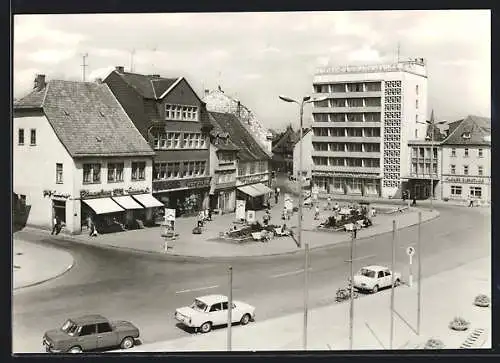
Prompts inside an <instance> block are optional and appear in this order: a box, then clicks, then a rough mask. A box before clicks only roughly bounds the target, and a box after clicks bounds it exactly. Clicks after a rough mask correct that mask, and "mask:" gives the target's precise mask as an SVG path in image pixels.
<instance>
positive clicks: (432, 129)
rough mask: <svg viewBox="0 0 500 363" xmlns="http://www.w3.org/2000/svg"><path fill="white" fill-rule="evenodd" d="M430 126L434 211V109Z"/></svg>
mask: <svg viewBox="0 0 500 363" xmlns="http://www.w3.org/2000/svg"><path fill="white" fill-rule="evenodd" d="M430 126H431V168H430V169H431V170H429V171H430V175H431V212H432V209H433V208H432V200H433V199H434V177H433V173H434V164H433V160H432V159H433V155H434V110H432V112H431V119H430Z"/></svg>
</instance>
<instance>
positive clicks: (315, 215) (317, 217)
mask: <svg viewBox="0 0 500 363" xmlns="http://www.w3.org/2000/svg"><path fill="white" fill-rule="evenodd" d="M314 219H315V220H318V219H319V207H318V206H316V207H315V208H314Z"/></svg>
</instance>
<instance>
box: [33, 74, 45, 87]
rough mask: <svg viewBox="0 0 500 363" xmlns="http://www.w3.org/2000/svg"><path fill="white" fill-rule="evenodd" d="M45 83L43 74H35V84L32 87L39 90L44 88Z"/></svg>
mask: <svg viewBox="0 0 500 363" xmlns="http://www.w3.org/2000/svg"><path fill="white" fill-rule="evenodd" d="M45 85H46V83H45V74H37V75H36V77H35V85H34V87H33V88H34V89H36V90H37V91H41V90H42V89H44V88H45Z"/></svg>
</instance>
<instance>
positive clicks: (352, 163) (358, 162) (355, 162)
mask: <svg viewBox="0 0 500 363" xmlns="http://www.w3.org/2000/svg"><path fill="white" fill-rule="evenodd" d="M346 160H347V166H362V161H361V159H352V158H348V159H346Z"/></svg>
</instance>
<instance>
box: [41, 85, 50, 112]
mask: <svg viewBox="0 0 500 363" xmlns="http://www.w3.org/2000/svg"><path fill="white" fill-rule="evenodd" d="M49 86H50V82H47V86H46V87H45V94H44V95H43V100H42V103H41V104H40V107H41V108H42V109H43V106H44V105H45V99H46V98H47V93H49Z"/></svg>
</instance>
